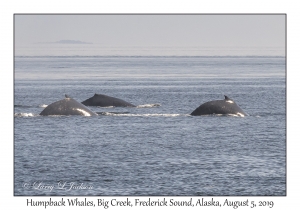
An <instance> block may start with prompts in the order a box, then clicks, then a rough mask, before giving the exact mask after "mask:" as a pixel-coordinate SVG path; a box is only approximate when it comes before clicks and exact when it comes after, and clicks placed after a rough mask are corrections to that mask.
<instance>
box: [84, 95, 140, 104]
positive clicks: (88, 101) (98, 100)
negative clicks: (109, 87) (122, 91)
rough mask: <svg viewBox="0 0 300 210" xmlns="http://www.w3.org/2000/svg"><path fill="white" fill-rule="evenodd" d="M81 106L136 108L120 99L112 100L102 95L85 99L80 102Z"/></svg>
mask: <svg viewBox="0 0 300 210" xmlns="http://www.w3.org/2000/svg"><path fill="white" fill-rule="evenodd" d="M81 103H82V104H84V105H86V106H102V107H106V106H116V107H126V106H128V107H136V106H135V105H133V104H131V103H128V102H126V101H123V100H122V99H118V98H114V97H111V96H107V95H103V94H97V93H95V95H94V96H93V97H91V98H89V99H86V100H85V101H83V102H81Z"/></svg>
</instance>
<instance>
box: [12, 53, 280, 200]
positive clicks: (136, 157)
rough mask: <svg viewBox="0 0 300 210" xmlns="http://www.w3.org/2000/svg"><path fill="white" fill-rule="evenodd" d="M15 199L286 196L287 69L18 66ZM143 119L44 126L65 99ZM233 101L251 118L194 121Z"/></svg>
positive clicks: (103, 62) (247, 65)
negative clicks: (107, 103) (110, 103)
mask: <svg viewBox="0 0 300 210" xmlns="http://www.w3.org/2000/svg"><path fill="white" fill-rule="evenodd" d="M14 67H15V70H14V78H15V80H14V105H15V108H14V195H16V196H21V195H27V196H28V195H58V196H61V195H76V196H79V195H82V196H88V195H94V196H95V195H105V196H114V195H119V196H123V195H126V196H144V195H146V196H151V195H157V196H175V195H180V196H226V195H234V196H239V195H247V196H260V195H269V196H273V195H277V196H284V195H286V74H285V69H286V60H285V57H267V56H260V57H247V56H246V57H235V56H231V57H226V56H221V57H218V56H208V57H206V56H192V57H189V56H165V57H164V56H158V57H155V56H141V57H138V56H86V57H84V56H69V57H68V56H57V57H55V56H41V57H34V56H28V57H22V56H17V57H15V63H14ZM95 93H99V94H106V95H109V96H113V97H117V98H121V99H123V100H125V101H128V102H130V103H132V104H135V105H137V106H138V107H136V108H129V107H128V108H119V107H105V108H104V107H90V109H92V110H93V111H96V112H102V114H101V115H99V116H97V117H85V116H40V115H39V113H40V112H41V111H42V110H43V109H44V108H45V107H46V106H47V105H49V104H51V103H53V102H55V101H58V100H61V99H63V98H64V95H65V94H68V95H70V96H71V97H73V98H74V99H75V100H77V101H79V102H81V101H83V100H85V99H87V98H89V97H91V96H93V95H94V94H95ZM224 95H227V96H228V97H230V98H232V99H233V100H234V101H235V102H236V103H237V104H238V105H239V106H240V107H241V108H242V109H243V110H244V111H245V112H246V113H248V114H249V116H246V117H234V116H191V115H190V113H191V112H192V111H193V110H194V109H196V108H197V107H198V106H199V105H201V104H202V103H204V102H207V101H211V100H220V99H223V98H224Z"/></svg>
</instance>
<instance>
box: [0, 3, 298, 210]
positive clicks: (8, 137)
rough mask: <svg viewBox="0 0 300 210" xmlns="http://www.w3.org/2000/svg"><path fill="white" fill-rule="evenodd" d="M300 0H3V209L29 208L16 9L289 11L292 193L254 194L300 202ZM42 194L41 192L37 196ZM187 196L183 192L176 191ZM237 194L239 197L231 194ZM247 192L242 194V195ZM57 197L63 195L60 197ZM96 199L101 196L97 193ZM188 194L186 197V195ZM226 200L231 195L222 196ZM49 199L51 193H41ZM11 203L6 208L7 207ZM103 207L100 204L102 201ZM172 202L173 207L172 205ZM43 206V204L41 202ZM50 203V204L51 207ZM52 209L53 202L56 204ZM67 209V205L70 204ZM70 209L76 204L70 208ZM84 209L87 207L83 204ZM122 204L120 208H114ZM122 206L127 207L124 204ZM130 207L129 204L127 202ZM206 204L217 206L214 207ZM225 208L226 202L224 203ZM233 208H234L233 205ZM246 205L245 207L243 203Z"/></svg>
mask: <svg viewBox="0 0 300 210" xmlns="http://www.w3.org/2000/svg"><path fill="white" fill-rule="evenodd" d="M297 5H298V4H297V1H289V2H288V1H274V0H273V1H271V0H264V1H261V0H252V1H240V0H234V1H229V0H228V1H224V0H211V1H203V2H201V1H197V0H192V1H186V0H181V1H178V0H177V1H176V0H173V1H162V0H152V1H147V2H146V1H139V0H132V1H130V0H128V1H124V0H110V1H99V0H92V1H61V0H59V1H58V0H52V1H40V0H27V1H21V0H11V1H3V2H1V12H0V15H1V17H0V24H1V33H0V34H1V35H0V37H1V39H0V42H1V45H0V46H1V50H0V55H1V56H0V58H1V59H0V60H1V77H0V78H1V83H0V84H1V99H2V100H1V102H2V103H1V105H2V106H1V110H2V113H1V114H2V118H1V131H2V132H1V147H0V154H1V187H0V189H1V201H0V207H1V209H26V198H27V197H14V196H13V14H14V13H197V14H199V13H205V14H207V13H281V14H282V13H286V14H287V69H288V70H287V82H288V83H287V90H288V92H287V114H288V116H287V120H288V123H287V152H288V154H287V160H288V162H287V169H288V171H287V175H288V178H287V196H286V197H285V196H283V197H249V199H252V200H256V201H258V200H262V198H264V200H268V199H271V200H273V201H274V202H275V206H274V207H273V208H272V209H297V207H298V208H299V204H298V196H297V192H298V189H299V187H300V186H299V182H298V181H297V180H298V179H297V178H298V177H299V166H298V165H299V163H298V162H299V161H298V160H299V156H298V150H299V143H298V141H299V139H297V136H296V134H297V132H296V131H297V129H298V127H299V126H298V124H297V121H296V119H297V117H298V114H297V109H298V108H299V104H298V100H297V99H298V98H299V94H298V88H297V84H298V83H299V81H298V77H297V76H298V73H297V72H298V71H299V68H298V67H299V62H298V61H299V49H300V46H299V37H300V36H299V18H300V17H299V11H298V10H297V9H296V8H298V7H297ZM34 198H35V199H38V197H34ZM176 198H177V199H179V200H180V199H181V198H180V197H176ZM229 198H232V199H233V198H234V197H229ZM241 198H242V199H244V198H245V197H237V198H236V200H240V199H241ZM55 199H56V200H58V199H59V198H58V197H56V198H55ZM91 199H94V200H96V199H97V198H96V197H91ZM182 199H185V198H182ZM216 199H217V200H225V199H226V197H216ZM41 200H46V197H41ZM2 207H5V208H2ZM98 208H100V207H98ZM170 208H171V207H168V209H170ZM35 209H43V208H35ZM47 209H49V208H47ZM50 209H51V208H50ZM64 209H66V208H64ZM67 209H70V208H67ZM80 209H84V208H80ZM113 209H116V208H113ZM121 209H122V208H121ZM123 209H124V208H123ZM201 209H214V208H212V207H208V208H201ZM222 209H224V207H223V208H222ZM230 209H233V208H232V207H230ZM238 209H244V208H238Z"/></svg>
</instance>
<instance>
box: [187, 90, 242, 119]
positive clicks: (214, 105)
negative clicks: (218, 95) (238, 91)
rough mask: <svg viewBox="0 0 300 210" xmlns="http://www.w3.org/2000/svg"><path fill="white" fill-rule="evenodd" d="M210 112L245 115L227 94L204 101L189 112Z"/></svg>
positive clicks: (201, 113) (196, 114)
mask: <svg viewBox="0 0 300 210" xmlns="http://www.w3.org/2000/svg"><path fill="white" fill-rule="evenodd" d="M224 96H225V95H224ZM211 114H221V115H237V116H241V117H244V116H246V115H247V114H246V113H245V112H244V111H243V110H242V109H241V108H240V107H239V106H238V105H237V104H236V103H235V102H234V101H233V100H232V99H230V98H229V97H227V96H225V99H224V100H216V101H209V102H206V103H204V104H202V105H200V106H199V107H198V108H197V109H195V110H194V111H193V112H192V113H191V115H193V116H198V115H211Z"/></svg>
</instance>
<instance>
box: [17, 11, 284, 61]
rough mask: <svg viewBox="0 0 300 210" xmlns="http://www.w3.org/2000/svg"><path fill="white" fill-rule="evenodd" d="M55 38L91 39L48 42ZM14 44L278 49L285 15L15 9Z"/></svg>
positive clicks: (98, 49) (143, 50)
mask: <svg viewBox="0 0 300 210" xmlns="http://www.w3.org/2000/svg"><path fill="white" fill-rule="evenodd" d="M59 40H79V41H83V42H90V43H93V44H91V45H76V46H75V45H66V44H49V43H53V42H57V41H59ZM15 49H16V50H15V54H16V55H24V54H27V55H56V54H59V55H64V54H66V55H70V53H71V55H72V53H75V54H78V55H81V54H82V55H92V54H95V55H114V54H117V55H126V53H127V54H128V55H132V54H133V55H147V54H149V55H206V54H207V55H210V54H211V53H212V52H213V54H214V55H218V53H219V55H223V54H224V53H225V54H224V55H235V54H236V55H239V54H241V55H244V54H246V55H267V54H270V55H284V52H285V15H15ZM112 49H114V50H112ZM118 49H119V50H118ZM120 49H123V50H120Z"/></svg>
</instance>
